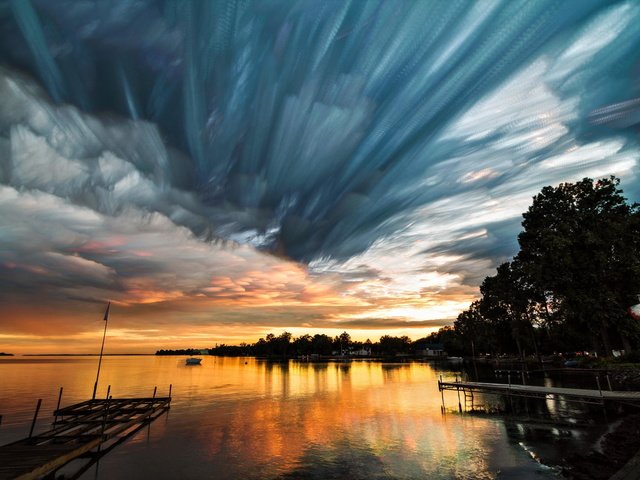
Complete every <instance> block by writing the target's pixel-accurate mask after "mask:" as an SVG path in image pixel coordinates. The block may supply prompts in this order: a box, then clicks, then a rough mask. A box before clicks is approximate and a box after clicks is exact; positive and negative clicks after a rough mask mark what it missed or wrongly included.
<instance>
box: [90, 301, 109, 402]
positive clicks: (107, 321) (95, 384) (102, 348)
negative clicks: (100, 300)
mask: <svg viewBox="0 0 640 480" xmlns="http://www.w3.org/2000/svg"><path fill="white" fill-rule="evenodd" d="M109 307H111V302H109V303H108V304H107V310H106V311H105V312H104V333H103V334H102V347H100V359H99V360H98V373H97V374H96V383H94V384H93V395H92V396H91V400H95V399H96V390H98V379H99V378H100V366H101V365H102V352H103V351H104V339H105V338H106V336H107V324H108V323H109Z"/></svg>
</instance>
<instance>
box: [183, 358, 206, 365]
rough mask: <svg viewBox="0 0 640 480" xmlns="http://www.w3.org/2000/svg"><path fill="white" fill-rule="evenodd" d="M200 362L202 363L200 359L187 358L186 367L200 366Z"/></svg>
mask: <svg viewBox="0 0 640 480" xmlns="http://www.w3.org/2000/svg"><path fill="white" fill-rule="evenodd" d="M201 361H202V359H201V358H196V357H189V358H187V361H186V364H187V365H200V362H201Z"/></svg>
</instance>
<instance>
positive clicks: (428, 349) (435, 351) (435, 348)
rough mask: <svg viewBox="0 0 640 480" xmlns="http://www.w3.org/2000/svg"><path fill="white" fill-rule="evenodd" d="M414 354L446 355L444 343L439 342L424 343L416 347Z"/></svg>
mask: <svg viewBox="0 0 640 480" xmlns="http://www.w3.org/2000/svg"><path fill="white" fill-rule="evenodd" d="M416 355H418V356H422V357H446V356H447V352H445V351H444V345H442V344H441V343H424V344H422V345H419V346H418V349H416Z"/></svg>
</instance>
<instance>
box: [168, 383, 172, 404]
mask: <svg viewBox="0 0 640 480" xmlns="http://www.w3.org/2000/svg"><path fill="white" fill-rule="evenodd" d="M172 388H173V383H170V384H169V401H171V389H172Z"/></svg>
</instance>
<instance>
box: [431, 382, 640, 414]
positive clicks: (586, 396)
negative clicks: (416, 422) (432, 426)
mask: <svg viewBox="0 0 640 480" xmlns="http://www.w3.org/2000/svg"><path fill="white" fill-rule="evenodd" d="M438 390H439V391H440V392H444V390H455V391H456V392H458V407H459V409H460V411H462V404H461V402H460V393H462V394H463V395H464V396H465V406H466V404H467V401H468V400H469V399H470V400H471V402H472V403H471V404H472V407H473V395H474V393H493V394H499V395H505V396H509V397H527V398H542V399H545V398H548V397H563V398H565V399H566V400H568V401H574V402H581V403H592V404H597V405H603V404H604V403H605V402H618V403H624V404H630V405H634V406H639V407H640V392H624V391H611V390H602V389H598V390H590V389H584V388H563V387H542V386H537V385H519V384H506V383H486V382H466V381H455V382H443V381H442V380H439V381H438ZM442 403H443V407H444V395H443V397H442Z"/></svg>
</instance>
